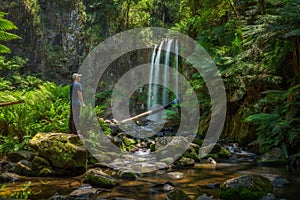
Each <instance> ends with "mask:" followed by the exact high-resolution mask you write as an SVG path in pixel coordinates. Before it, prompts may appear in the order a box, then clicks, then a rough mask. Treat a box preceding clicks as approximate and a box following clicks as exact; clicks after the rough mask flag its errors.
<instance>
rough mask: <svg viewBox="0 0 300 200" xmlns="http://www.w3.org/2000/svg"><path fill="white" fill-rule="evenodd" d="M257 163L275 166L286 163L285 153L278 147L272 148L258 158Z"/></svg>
mask: <svg viewBox="0 0 300 200" xmlns="http://www.w3.org/2000/svg"><path fill="white" fill-rule="evenodd" d="M257 163H258V164H259V165H267V166H276V165H285V164H287V159H286V156H285V154H284V153H283V151H282V150H281V149H280V148H273V149H271V150H270V151H269V152H267V153H265V154H263V155H261V156H260V157H259V158H258V161H257Z"/></svg>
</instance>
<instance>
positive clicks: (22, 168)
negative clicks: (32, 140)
mask: <svg viewBox="0 0 300 200" xmlns="http://www.w3.org/2000/svg"><path fill="white" fill-rule="evenodd" d="M14 172H15V173H17V174H19V175H24V176H31V173H32V170H31V163H30V162H29V161H27V160H20V161H19V162H17V164H16V166H15V169H14Z"/></svg>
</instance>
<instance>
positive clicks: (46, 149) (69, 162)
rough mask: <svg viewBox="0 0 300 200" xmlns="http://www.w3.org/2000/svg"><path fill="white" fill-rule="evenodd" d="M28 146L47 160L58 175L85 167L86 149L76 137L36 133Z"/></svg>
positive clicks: (64, 134) (63, 134)
mask: <svg viewBox="0 0 300 200" xmlns="http://www.w3.org/2000/svg"><path fill="white" fill-rule="evenodd" d="M29 145H30V146H31V147H32V148H33V149H34V150H35V151H37V152H38V155H39V156H41V157H44V158H47V159H48V160H49V161H50V163H51V165H52V166H53V167H54V169H55V170H56V171H57V173H58V174H59V173H65V172H67V171H68V170H70V171H73V170H74V169H76V168H77V169H78V168H85V166H86V160H87V153H86V149H85V148H84V147H83V144H82V142H81V140H80V139H79V137H78V136H76V135H73V134H66V133H37V134H36V135H35V136H34V137H33V138H32V139H31V140H30V143H29Z"/></svg>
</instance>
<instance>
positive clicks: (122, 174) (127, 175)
mask: <svg viewBox="0 0 300 200" xmlns="http://www.w3.org/2000/svg"><path fill="white" fill-rule="evenodd" d="M117 177H118V178H121V179H125V180H137V179H139V178H140V177H141V174H139V173H136V172H132V171H127V170H120V171H118V173H117Z"/></svg>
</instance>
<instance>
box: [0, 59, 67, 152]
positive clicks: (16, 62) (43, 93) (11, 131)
mask: <svg viewBox="0 0 300 200" xmlns="http://www.w3.org/2000/svg"><path fill="white" fill-rule="evenodd" d="M0 63H1V68H0V74H2V75H5V78H1V85H0V102H15V101H18V100H24V101H25V103H22V104H16V105H12V106H7V107H2V108H1V110H0V127H1V128H0V129H1V130H0V140H1V143H0V144H1V145H0V152H5V153H7V152H11V151H15V150H18V149H21V148H26V144H27V143H28V141H29V140H30V138H31V137H32V136H33V135H34V134H35V133H37V132H50V131H57V132H68V118H69V109H70V108H69V87H68V86H57V85H56V84H55V83H50V82H43V81H42V80H40V79H38V78H35V77H32V76H23V75H20V74H19V72H18V69H19V68H22V66H23V64H25V61H24V60H22V59H20V58H13V59H11V60H6V59H5V58H4V57H0Z"/></svg>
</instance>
